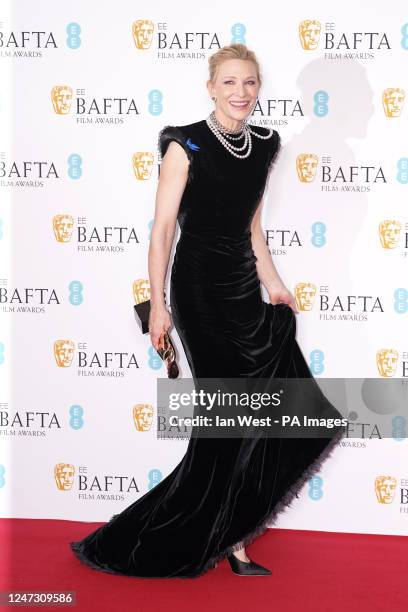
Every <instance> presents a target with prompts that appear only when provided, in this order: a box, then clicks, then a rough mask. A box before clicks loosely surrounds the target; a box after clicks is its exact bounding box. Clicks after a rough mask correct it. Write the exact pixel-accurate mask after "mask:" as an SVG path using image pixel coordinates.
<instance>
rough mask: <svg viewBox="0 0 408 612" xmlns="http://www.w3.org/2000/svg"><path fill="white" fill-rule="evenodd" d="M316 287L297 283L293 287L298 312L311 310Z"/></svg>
mask: <svg viewBox="0 0 408 612" xmlns="http://www.w3.org/2000/svg"><path fill="white" fill-rule="evenodd" d="M315 295H316V287H315V285H312V283H298V284H297V285H296V287H295V300H296V305H297V307H298V310H303V311H308V310H312V308H313V303H314V298H315Z"/></svg>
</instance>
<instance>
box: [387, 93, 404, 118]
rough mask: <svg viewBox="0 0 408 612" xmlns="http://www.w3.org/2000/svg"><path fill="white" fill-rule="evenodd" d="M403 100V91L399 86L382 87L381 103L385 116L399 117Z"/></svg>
mask: <svg viewBox="0 0 408 612" xmlns="http://www.w3.org/2000/svg"><path fill="white" fill-rule="evenodd" d="M404 100H405V91H404V90H403V89H401V88H400V87H389V88H388V89H384V91H383V95H382V103H383V108H384V113H385V116H386V117H400V116H401V111H402V107H403V104H404Z"/></svg>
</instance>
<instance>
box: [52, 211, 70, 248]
mask: <svg viewBox="0 0 408 612" xmlns="http://www.w3.org/2000/svg"><path fill="white" fill-rule="evenodd" d="M52 227H53V230H54V235H55V238H56V239H57V242H69V241H70V240H71V237H72V230H73V227H74V217H73V216H72V215H54V217H53V218H52Z"/></svg>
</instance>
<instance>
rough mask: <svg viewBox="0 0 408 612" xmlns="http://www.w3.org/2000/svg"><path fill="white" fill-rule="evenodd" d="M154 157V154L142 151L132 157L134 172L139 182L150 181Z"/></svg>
mask: <svg viewBox="0 0 408 612" xmlns="http://www.w3.org/2000/svg"><path fill="white" fill-rule="evenodd" d="M153 161H154V156H153V153H148V152H147V151H140V152H139V153H135V154H134V155H133V157H132V165H133V172H134V173H135V177H136V178H137V180H138V181H147V180H149V178H150V176H151V174H152V168H153Z"/></svg>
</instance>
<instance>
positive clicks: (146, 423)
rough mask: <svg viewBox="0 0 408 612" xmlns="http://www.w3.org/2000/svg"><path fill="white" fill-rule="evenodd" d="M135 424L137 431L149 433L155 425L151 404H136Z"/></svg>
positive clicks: (134, 409)
mask: <svg viewBox="0 0 408 612" xmlns="http://www.w3.org/2000/svg"><path fill="white" fill-rule="evenodd" d="M133 422H134V424H135V427H136V429H137V431H149V429H150V427H151V425H152V423H153V406H152V405H151V404H136V406H134V407H133Z"/></svg>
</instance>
